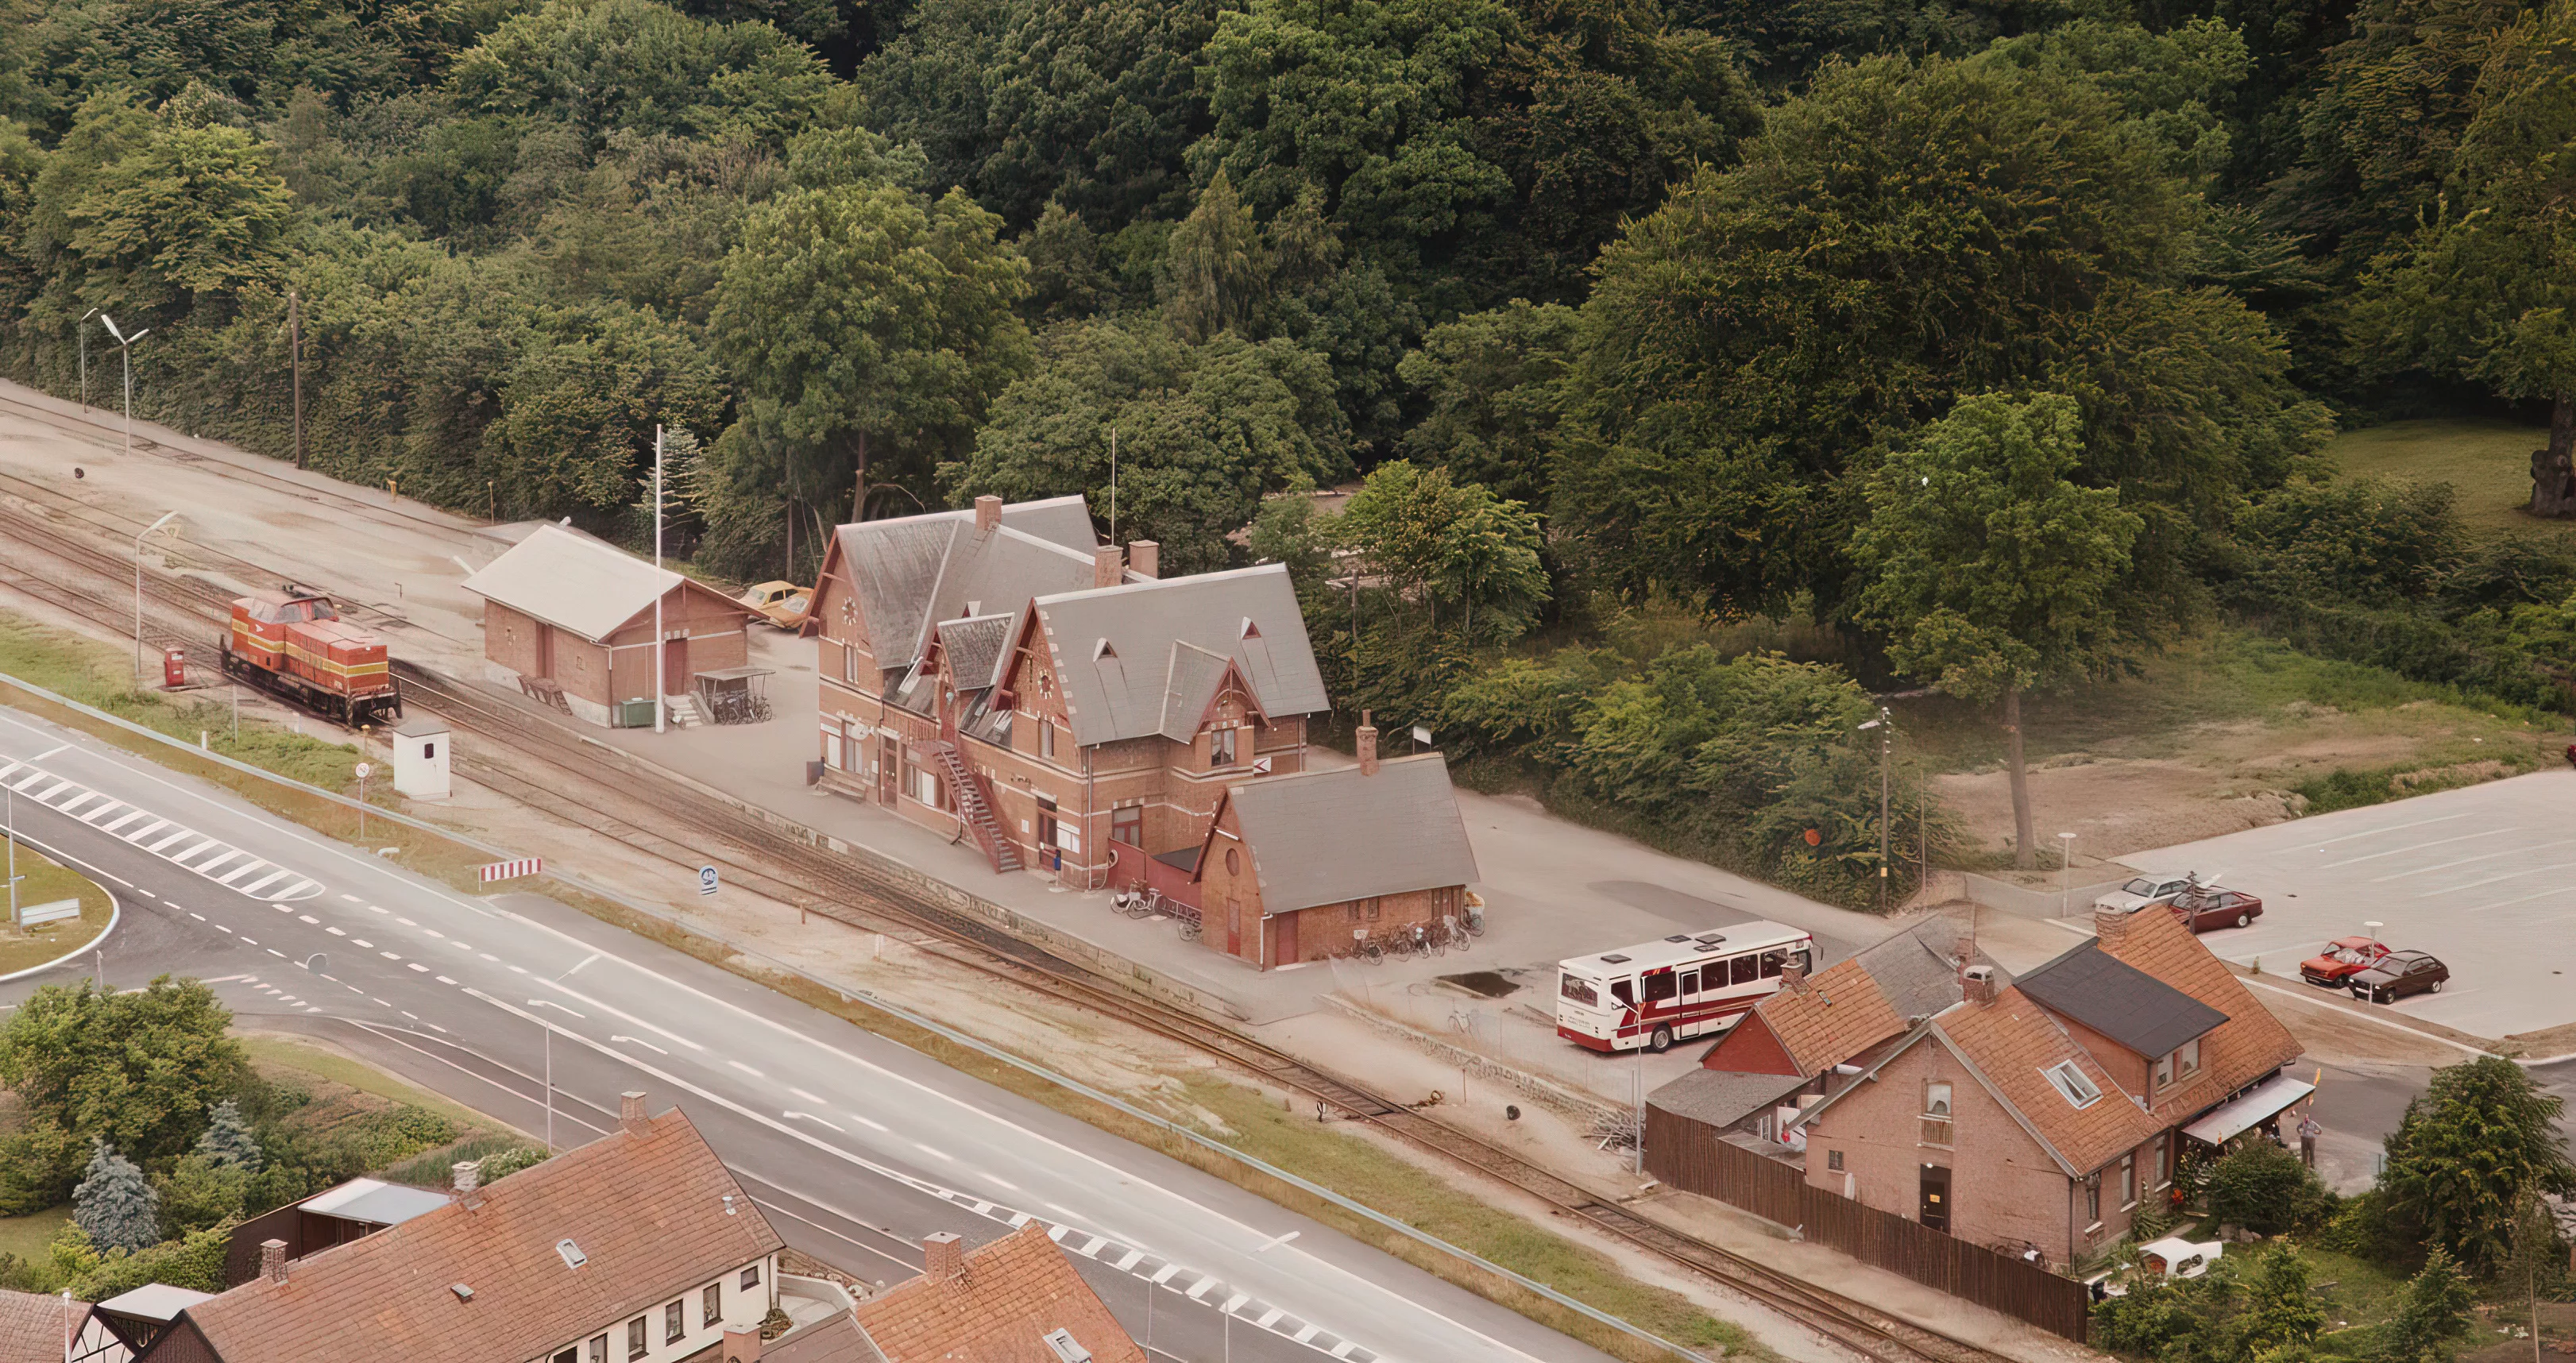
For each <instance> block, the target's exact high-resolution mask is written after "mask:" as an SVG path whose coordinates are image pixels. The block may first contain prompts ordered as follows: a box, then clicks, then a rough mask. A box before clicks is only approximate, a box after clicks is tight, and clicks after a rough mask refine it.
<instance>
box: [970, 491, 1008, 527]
mask: <svg viewBox="0 0 2576 1363" xmlns="http://www.w3.org/2000/svg"><path fill="white" fill-rule="evenodd" d="M1001 528H1002V499H1001V498H999V497H978V498H976V499H975V529H976V531H977V533H979V534H980V533H982V532H983V531H987V530H999V529H1001Z"/></svg>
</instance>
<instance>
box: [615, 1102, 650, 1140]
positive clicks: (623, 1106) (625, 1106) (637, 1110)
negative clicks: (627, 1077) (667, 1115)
mask: <svg viewBox="0 0 2576 1363" xmlns="http://www.w3.org/2000/svg"><path fill="white" fill-rule="evenodd" d="M617 1129H618V1130H620V1131H623V1132H625V1133H626V1134H627V1135H629V1136H641V1135H643V1134H644V1133H645V1132H647V1131H650V1130H652V1129H653V1119H652V1118H651V1117H648V1116H646V1115H644V1095H643V1094H640V1093H621V1094H619V1095H617Z"/></svg>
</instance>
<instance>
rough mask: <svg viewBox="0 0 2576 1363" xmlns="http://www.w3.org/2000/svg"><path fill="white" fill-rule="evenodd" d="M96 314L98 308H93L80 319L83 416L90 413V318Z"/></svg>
mask: <svg viewBox="0 0 2576 1363" xmlns="http://www.w3.org/2000/svg"><path fill="white" fill-rule="evenodd" d="M96 316H98V309H96V308H91V309H90V310H89V311H87V312H84V313H82V314H81V319H80V352H81V359H80V388H81V415H82V416H88V415H89V319H91V318H93V317H96Z"/></svg>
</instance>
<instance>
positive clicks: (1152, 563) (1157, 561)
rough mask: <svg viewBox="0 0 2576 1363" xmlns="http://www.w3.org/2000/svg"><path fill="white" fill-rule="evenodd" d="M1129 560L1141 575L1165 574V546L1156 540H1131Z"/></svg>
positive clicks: (1154, 575) (1129, 542) (1130, 564)
mask: <svg viewBox="0 0 2576 1363" xmlns="http://www.w3.org/2000/svg"><path fill="white" fill-rule="evenodd" d="M1127 562H1128V564H1129V566H1131V567H1133V568H1134V569H1135V570H1136V571H1137V573H1138V574H1139V575H1140V576H1144V577H1161V576H1162V575H1163V546H1162V545H1161V544H1160V543H1159V542H1157V541H1154V540H1129V541H1128V542H1127Z"/></svg>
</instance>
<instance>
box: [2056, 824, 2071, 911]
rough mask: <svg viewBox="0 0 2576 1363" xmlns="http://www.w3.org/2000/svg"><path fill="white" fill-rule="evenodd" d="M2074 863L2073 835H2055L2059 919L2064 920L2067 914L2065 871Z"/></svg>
mask: <svg viewBox="0 0 2576 1363" xmlns="http://www.w3.org/2000/svg"><path fill="white" fill-rule="evenodd" d="M2074 861H2075V835H2074V834H2072V833H2060V834H2058V835H2057V916H2058V917H2060V918H2064V917H2065V916H2066V915H2067V912H2068V905H2067V902H2066V899H2067V892H2066V886H2067V871H2066V868H2067V867H2068V866H2069V865H2072V864H2073V863H2074Z"/></svg>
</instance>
